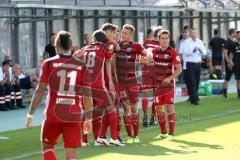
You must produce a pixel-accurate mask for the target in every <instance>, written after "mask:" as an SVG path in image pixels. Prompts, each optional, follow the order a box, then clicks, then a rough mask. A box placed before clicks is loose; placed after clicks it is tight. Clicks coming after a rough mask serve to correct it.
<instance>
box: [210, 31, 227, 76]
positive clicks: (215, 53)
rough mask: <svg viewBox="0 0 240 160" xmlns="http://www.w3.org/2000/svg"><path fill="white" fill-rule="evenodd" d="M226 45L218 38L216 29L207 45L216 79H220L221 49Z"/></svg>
mask: <svg viewBox="0 0 240 160" xmlns="http://www.w3.org/2000/svg"><path fill="white" fill-rule="evenodd" d="M225 45H226V41H225V40H224V39H223V38H221V37H220V36H219V31H218V29H215V30H214V37H213V38H212V39H211V41H210V43H209V49H211V50H212V66H213V72H214V73H215V74H216V75H217V77H218V79H221V77H222V70H223V69H222V60H223V49H224V47H225Z"/></svg>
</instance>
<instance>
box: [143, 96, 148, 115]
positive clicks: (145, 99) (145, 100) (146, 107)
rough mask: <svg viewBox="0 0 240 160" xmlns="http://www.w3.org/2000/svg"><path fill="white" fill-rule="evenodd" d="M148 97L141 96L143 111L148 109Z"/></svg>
mask: <svg viewBox="0 0 240 160" xmlns="http://www.w3.org/2000/svg"><path fill="white" fill-rule="evenodd" d="M148 102H149V100H148V98H143V99H142V110H143V113H145V112H147V111H148Z"/></svg>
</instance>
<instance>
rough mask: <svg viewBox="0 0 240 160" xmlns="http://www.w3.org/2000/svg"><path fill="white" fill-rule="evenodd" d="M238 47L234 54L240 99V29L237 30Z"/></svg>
mask: <svg viewBox="0 0 240 160" xmlns="http://www.w3.org/2000/svg"><path fill="white" fill-rule="evenodd" d="M236 33H237V36H236V47H235V52H234V54H233V64H234V66H233V72H234V74H235V79H236V81H237V92H238V100H240V31H237V32H236Z"/></svg>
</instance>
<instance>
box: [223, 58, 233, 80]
mask: <svg viewBox="0 0 240 160" xmlns="http://www.w3.org/2000/svg"><path fill="white" fill-rule="evenodd" d="M225 72H226V75H225V80H226V81H230V79H231V77H232V74H233V69H232V70H230V69H229V68H228V65H227V62H226V61H225Z"/></svg>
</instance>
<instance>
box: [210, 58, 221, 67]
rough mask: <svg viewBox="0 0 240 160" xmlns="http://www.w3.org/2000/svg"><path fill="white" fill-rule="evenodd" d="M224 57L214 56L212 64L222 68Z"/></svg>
mask: <svg viewBox="0 0 240 160" xmlns="http://www.w3.org/2000/svg"><path fill="white" fill-rule="evenodd" d="M222 60H223V59H222V57H221V56H215V57H214V56H213V57H212V64H213V66H221V65H222Z"/></svg>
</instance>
